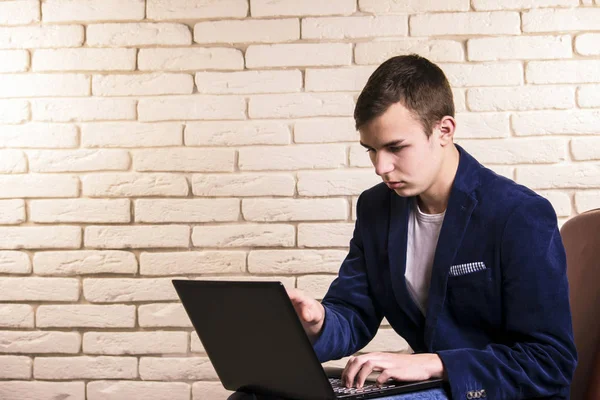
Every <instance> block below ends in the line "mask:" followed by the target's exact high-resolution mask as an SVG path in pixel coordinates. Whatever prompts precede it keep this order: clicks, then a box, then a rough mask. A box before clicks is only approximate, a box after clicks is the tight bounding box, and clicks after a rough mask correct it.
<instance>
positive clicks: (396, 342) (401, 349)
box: [360, 329, 409, 353]
mask: <svg viewBox="0 0 600 400" xmlns="http://www.w3.org/2000/svg"><path fill="white" fill-rule="evenodd" d="M378 351H383V352H394V353H408V352H409V345H408V343H407V342H406V341H405V340H404V339H403V338H402V337H401V336H400V335H398V334H397V333H396V331H394V330H393V329H379V330H378V331H377V334H376V335H375V337H374V338H373V340H372V341H371V342H369V344H367V345H366V346H365V347H364V348H363V349H361V350H360V352H361V353H373V352H378Z"/></svg>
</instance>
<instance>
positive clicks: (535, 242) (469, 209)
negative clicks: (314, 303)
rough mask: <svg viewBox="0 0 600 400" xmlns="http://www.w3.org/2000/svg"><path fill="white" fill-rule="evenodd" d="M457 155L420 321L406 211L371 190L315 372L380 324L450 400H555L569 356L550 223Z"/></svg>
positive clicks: (524, 197) (318, 346) (397, 200)
mask: <svg viewBox="0 0 600 400" xmlns="http://www.w3.org/2000/svg"><path fill="white" fill-rule="evenodd" d="M457 148H458V150H459V153H460V161H459V166H458V171H457V175H456V177H455V180H454V183H453V185H452V189H451V193H450V198H449V201H448V207H447V210H446V215H445V218H444V222H443V224H442V228H441V231H440V236H439V240H438V245H437V248H436V252H435V257H434V262H433V272H432V277H431V287H430V291H429V304H428V307H427V314H426V317H425V316H423V314H422V313H421V312H420V310H419V308H418V307H417V306H416V304H415V303H414V301H413V299H412V297H411V295H410V294H409V292H408V290H407V287H406V282H405V279H404V272H405V266H406V242H407V228H408V216H409V209H410V207H411V201H410V199H409V198H403V197H400V196H398V195H397V194H396V193H395V192H394V191H392V190H390V189H389V188H388V187H387V186H386V185H385V184H383V183H381V184H379V185H376V186H374V187H372V188H371V189H368V190H366V191H365V192H363V193H362V194H361V196H360V197H359V200H358V204H357V221H356V226H355V229H354V234H353V237H352V240H351V241H350V250H349V253H348V255H347V257H346V259H345V260H344V262H343V263H342V265H341V268H340V271H339V275H338V277H337V278H336V279H335V280H334V282H333V283H332V284H331V286H330V288H329V290H328V292H327V294H326V296H325V298H324V299H323V302H322V303H323V305H324V306H325V321H324V325H323V331H322V333H321V335H320V336H319V337H318V338H317V340H316V342H315V343H314V349H315V351H316V353H317V355H318V357H319V359H320V361H321V362H324V361H328V360H332V359H339V358H342V357H344V356H348V355H351V354H354V353H355V352H357V351H358V350H360V349H362V348H363V347H364V346H365V345H366V344H367V343H368V342H369V341H370V340H371V339H372V338H373V336H374V335H375V333H376V332H377V329H378V327H379V325H380V323H381V320H382V318H383V317H384V316H385V317H386V318H387V320H388V321H389V323H390V325H391V327H392V328H393V329H394V330H395V331H396V332H397V333H398V334H399V335H401V336H402V337H403V338H405V339H406V341H407V342H408V343H409V344H410V346H411V347H412V348H413V350H414V351H415V353H437V354H438V355H439V356H440V358H441V359H442V362H443V364H444V366H445V368H446V371H447V374H448V379H449V386H450V390H451V395H452V398H453V399H454V400H458V399H466V398H467V394H468V393H470V392H473V391H476V390H477V391H480V390H485V393H486V395H487V396H486V397H487V398H488V399H492V400H500V399H511V400H513V399H527V398H553V399H567V398H569V386H570V383H571V379H572V376H573V372H574V369H575V365H576V362H577V354H576V350H575V345H574V342H573V330H572V325H571V313H570V307H569V299H568V290H569V289H568V283H567V277H566V257H565V252H564V248H563V244H562V240H561V237H560V234H559V230H558V227H557V221H556V214H555V212H554V210H553V208H552V206H551V205H550V203H549V202H548V201H547V200H546V199H544V198H543V197H541V196H539V195H537V194H535V193H534V192H532V191H531V190H529V189H527V188H525V187H524V186H521V185H517V184H516V183H514V182H513V181H511V180H509V179H506V178H504V177H501V176H499V175H497V174H495V173H494V172H493V171H491V170H489V169H487V168H485V167H483V166H482V165H481V164H479V163H478V162H477V161H476V160H475V159H474V158H473V157H472V156H471V155H469V154H468V153H467V152H466V151H465V150H464V149H462V148H461V147H460V146H458V145H457ZM473 263H475V264H473ZM465 264H468V265H476V266H477V268H465V267H468V265H466V266H465ZM451 271H452V273H451Z"/></svg>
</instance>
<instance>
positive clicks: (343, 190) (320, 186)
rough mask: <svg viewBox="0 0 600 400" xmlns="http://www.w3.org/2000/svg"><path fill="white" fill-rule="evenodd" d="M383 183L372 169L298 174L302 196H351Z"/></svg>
mask: <svg viewBox="0 0 600 400" xmlns="http://www.w3.org/2000/svg"><path fill="white" fill-rule="evenodd" d="M380 182H381V178H380V177H378V176H377V175H375V173H374V172H373V170H372V169H368V170H367V169H348V170H339V171H301V172H298V194H299V195H300V196H351V195H358V194H360V193H362V192H363V191H364V190H366V189H368V188H370V187H371V186H373V185H376V184H377V183H380Z"/></svg>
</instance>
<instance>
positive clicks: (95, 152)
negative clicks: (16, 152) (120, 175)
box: [27, 149, 131, 172]
mask: <svg viewBox="0 0 600 400" xmlns="http://www.w3.org/2000/svg"><path fill="white" fill-rule="evenodd" d="M27 155H28V158H29V168H31V171H33V172H87V171H107V170H108V171H126V170H128V169H129V167H130V164H131V161H130V158H129V153H128V152H127V151H126V150H106V149H85V150H31V151H29V152H28V154H27Z"/></svg>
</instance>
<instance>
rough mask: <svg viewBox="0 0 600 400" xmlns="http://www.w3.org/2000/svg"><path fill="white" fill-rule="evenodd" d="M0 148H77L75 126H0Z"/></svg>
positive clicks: (39, 124) (37, 124)
mask: <svg viewBox="0 0 600 400" xmlns="http://www.w3.org/2000/svg"><path fill="white" fill-rule="evenodd" d="M0 146H2V147H22V148H57V149H60V148H73V147H77V146H78V133H77V127H76V126H75V125H66V124H45V123H30V124H25V125H4V126H0Z"/></svg>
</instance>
